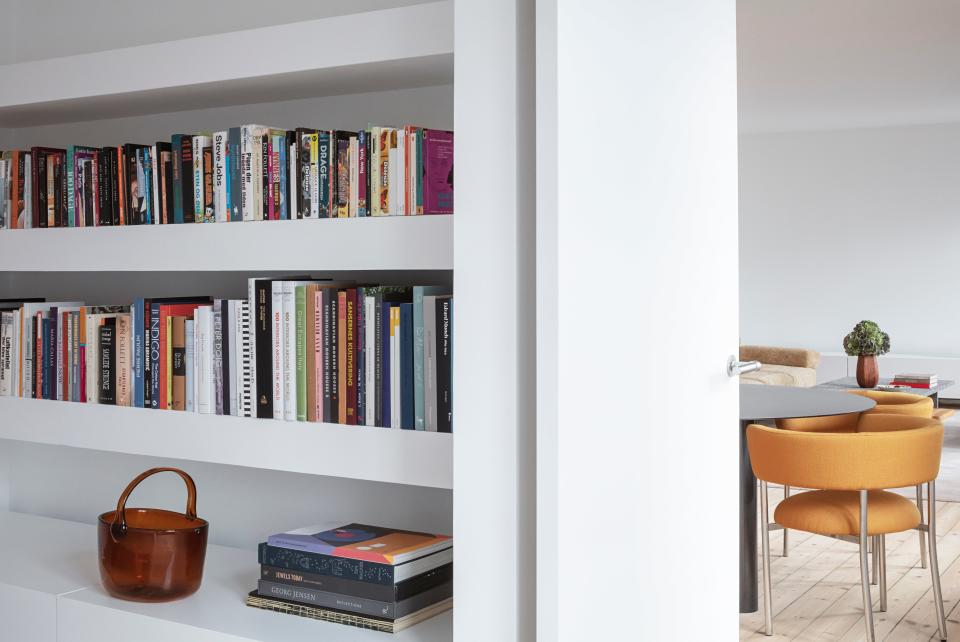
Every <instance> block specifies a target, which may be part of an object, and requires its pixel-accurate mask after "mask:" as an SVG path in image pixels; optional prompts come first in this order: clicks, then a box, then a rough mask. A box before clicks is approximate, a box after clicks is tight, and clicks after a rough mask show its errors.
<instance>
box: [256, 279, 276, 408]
mask: <svg viewBox="0 0 960 642" xmlns="http://www.w3.org/2000/svg"><path fill="white" fill-rule="evenodd" d="M254 296H255V301H254V305H255V306H256V310H254V311H253V312H254V315H255V316H254V324H255V325H254V332H255V345H256V351H257V354H256V364H257V381H256V390H257V397H256V407H257V417H260V418H263V419H273V360H272V358H271V357H272V354H273V334H272V332H271V323H272V315H273V290H272V284H271V282H270V281H269V280H261V281H257V282H256V285H255V290H254Z"/></svg>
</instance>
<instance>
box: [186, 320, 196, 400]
mask: <svg viewBox="0 0 960 642" xmlns="http://www.w3.org/2000/svg"><path fill="white" fill-rule="evenodd" d="M195 325H196V321H194V320H193V319H185V320H184V322H183V342H184V348H183V370H184V376H183V396H184V401H183V407H184V410H185V411H186V412H196V411H197V399H196V381H195V380H196V372H197V331H196V327H195Z"/></svg>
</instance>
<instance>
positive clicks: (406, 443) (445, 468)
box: [0, 397, 453, 488]
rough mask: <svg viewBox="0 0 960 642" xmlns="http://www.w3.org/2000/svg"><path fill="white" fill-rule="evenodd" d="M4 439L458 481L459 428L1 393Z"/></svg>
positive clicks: (414, 480)
mask: <svg viewBox="0 0 960 642" xmlns="http://www.w3.org/2000/svg"><path fill="white" fill-rule="evenodd" d="M0 439H11V440H15V441H26V442H31V443H38V444H49V445H57V446H69V447H74V448H86V449H90V450H102V451H108V452H118V453H125V454H131V455H147V456H151V457H162V458H169V459H180V460H188V461H199V462H210V463H215V464H229V465H234V466H246V467H249V468H259V469H267V470H280V471H287V472H294V473H304V474H309V475H325V476H329V477H343V478H346V479H363V480H369V481H378V482H387V483H394V484H407V485H411V486H427V487H432V488H453V435H450V434H443V433H434V432H425V431H422V430H400V429H397V428H374V427H370V426H344V425H340V424H325V423H309V422H293V421H278V420H273V419H248V418H241V417H229V416H220V415H199V414H196V413H189V412H177V411H172V410H148V409H142V408H125V407H117V406H107V405H98V404H83V403H70V402H66V401H48V400H42V399H19V398H13V397H0Z"/></svg>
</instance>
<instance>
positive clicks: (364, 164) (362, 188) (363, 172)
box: [357, 129, 369, 216]
mask: <svg viewBox="0 0 960 642" xmlns="http://www.w3.org/2000/svg"><path fill="white" fill-rule="evenodd" d="M368 143H369V134H367V132H366V131H364V130H362V129H361V130H360V131H358V132H357V155H358V156H357V216H368V215H369V214H368V211H367V182H368V165H369V158H368V157H367V155H368V152H369V146H368Z"/></svg>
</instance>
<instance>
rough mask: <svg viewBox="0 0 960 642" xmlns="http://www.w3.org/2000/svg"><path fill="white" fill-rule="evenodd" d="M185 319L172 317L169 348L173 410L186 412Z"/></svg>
mask: <svg viewBox="0 0 960 642" xmlns="http://www.w3.org/2000/svg"><path fill="white" fill-rule="evenodd" d="M186 321H187V319H186V317H182V316H179V315H178V316H173V317H171V318H170V324H171V326H172V329H173V332H172V335H173V337H172V338H173V344H172V345H171V346H170V354H171V361H172V364H173V375H172V376H173V409H174V410H186V407H187V403H186V402H187V399H186V397H187V390H186V383H187V382H186V378H187V366H186V356H187V355H186V352H187V338H186Z"/></svg>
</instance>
